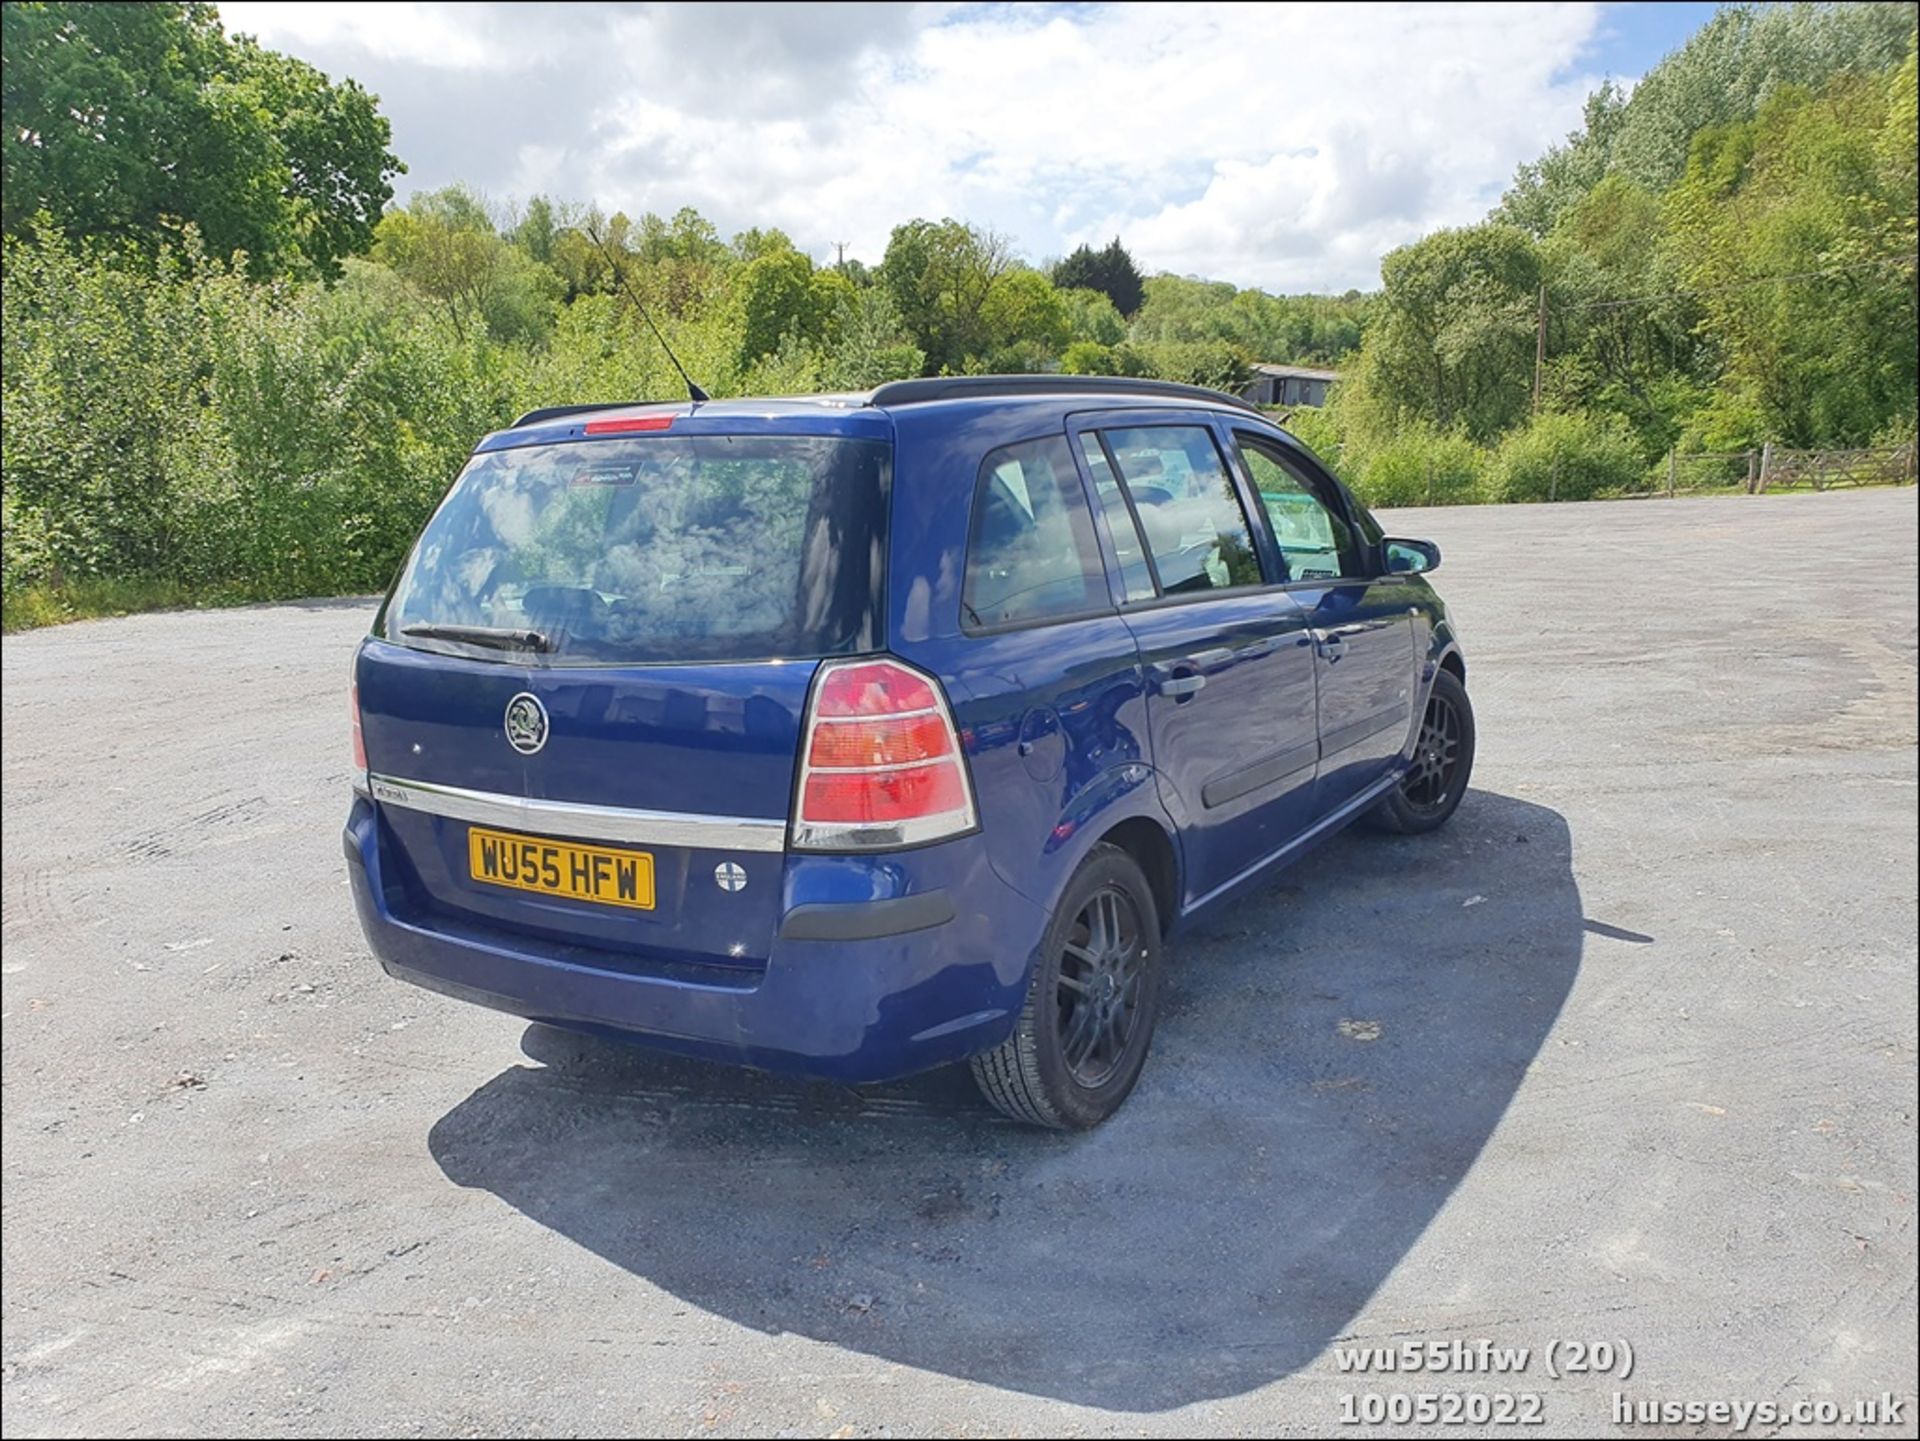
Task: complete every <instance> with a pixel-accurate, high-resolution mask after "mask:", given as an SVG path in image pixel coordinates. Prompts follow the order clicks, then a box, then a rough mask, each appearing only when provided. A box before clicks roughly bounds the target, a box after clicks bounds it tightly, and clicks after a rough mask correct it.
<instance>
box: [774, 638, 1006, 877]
mask: <svg viewBox="0 0 1920 1441" xmlns="http://www.w3.org/2000/svg"><path fill="white" fill-rule="evenodd" d="M973 826H974V808H973V787H972V786H971V785H970V784H969V783H968V780H967V768H966V762H965V761H964V760H963V759H962V758H961V754H960V737H959V736H958V735H957V734H956V733H955V731H954V728H953V716H952V713H951V712H949V711H948V709H947V702H946V699H945V697H943V696H942V695H941V694H940V687H939V686H938V685H936V684H935V683H934V681H933V680H932V679H931V678H930V677H928V676H924V675H922V674H920V672H919V671H917V670H914V669H913V668H911V667H910V666H907V665H903V664H902V663H901V662H899V661H896V660H848V661H829V662H827V663H826V664H825V665H824V666H822V667H821V669H820V676H819V679H818V680H817V681H816V682H815V683H814V688H813V705H812V707H811V709H810V710H809V712H808V714H807V731H806V740H805V743H804V745H803V748H802V750H801V756H800V796H799V804H798V806H797V808H796V810H795V813H794V820H793V844H794V848H795V849H796V850H812V851H860V850H876V849H882V848H885V847H888V846H911V845H919V844H922V843H923V842H926V841H937V840H944V839H945V838H946V837H948V836H957V835H960V834H962V833H964V832H966V831H970V830H972V829H973Z"/></svg>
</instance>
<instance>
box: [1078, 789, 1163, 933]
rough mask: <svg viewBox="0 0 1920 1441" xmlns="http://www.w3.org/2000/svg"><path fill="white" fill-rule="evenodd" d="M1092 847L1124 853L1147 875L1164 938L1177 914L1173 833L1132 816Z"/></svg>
mask: <svg viewBox="0 0 1920 1441" xmlns="http://www.w3.org/2000/svg"><path fill="white" fill-rule="evenodd" d="M1095 844H1096V845H1109V846H1114V847H1116V848H1117V849H1119V850H1122V851H1125V852H1126V853H1127V855H1129V856H1131V857H1132V858H1133V862H1134V864H1135V865H1137V866H1139V867H1140V869H1141V870H1142V871H1143V872H1144V873H1145V874H1146V877H1147V884H1148V885H1149V886H1151V887H1153V904H1154V908H1155V909H1156V910H1157V911H1159V913H1160V917H1159V919H1160V934H1161V935H1163V936H1164V935H1165V934H1166V933H1167V932H1168V930H1170V929H1171V928H1172V926H1173V923H1174V920H1175V918H1176V917H1177V916H1178V915H1179V913H1180V852H1179V849H1178V847H1176V846H1175V845H1174V843H1173V836H1172V834H1171V833H1170V832H1169V831H1168V830H1167V828H1166V827H1165V826H1163V825H1161V824H1160V823H1159V822H1158V821H1156V820H1154V819H1152V818H1151V817H1149V816H1143V815H1133V816H1128V817H1127V818H1126V819H1125V820H1123V821H1120V822H1117V823H1116V824H1114V825H1113V826H1110V827H1109V828H1108V829H1107V830H1105V831H1103V832H1102V833H1101V835H1100V838H1099V840H1098V841H1096V842H1095Z"/></svg>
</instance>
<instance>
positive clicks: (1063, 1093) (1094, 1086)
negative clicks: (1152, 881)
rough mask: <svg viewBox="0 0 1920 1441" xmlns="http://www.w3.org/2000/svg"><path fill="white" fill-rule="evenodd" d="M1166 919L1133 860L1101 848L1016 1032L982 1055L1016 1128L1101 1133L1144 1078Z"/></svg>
mask: <svg viewBox="0 0 1920 1441" xmlns="http://www.w3.org/2000/svg"><path fill="white" fill-rule="evenodd" d="M1160 955H1161V947H1160V914H1159V911H1158V909H1157V908H1156V907H1155V905H1154V900H1153V888H1152V887H1151V886H1150V885H1148V884H1147V878H1146V876H1145V874H1144V873H1143V872H1142V871H1141V869H1140V867H1139V866H1138V865H1137V864H1135V862H1134V859H1133V857H1132V856H1130V855H1128V854H1127V853H1126V852H1125V851H1123V850H1121V849H1119V848H1118V847H1117V846H1105V845H1103V846H1098V847H1096V848H1095V849H1094V851H1093V853H1092V854H1091V855H1090V856H1088V857H1087V859H1086V861H1085V863H1084V864H1082V866H1081V867H1080V869H1079V870H1078V871H1077V872H1075V874H1074V877H1073V880H1072V881H1071V882H1069V883H1068V885H1067V889H1066V892H1065V894H1064V895H1063V896H1062V897H1061V900H1060V906H1059V909H1058V910H1056V911H1055V912H1054V916H1053V921H1052V923H1051V924H1050V925H1049V926H1048V927H1047V932H1046V935H1045V937H1044V938H1043V939H1042V941H1041V943H1040V951H1039V955H1038V956H1037V957H1036V959H1035V961H1034V965H1033V979H1032V981H1031V982H1029V984H1028V987H1027V1000H1026V1005H1025V1006H1024V1007H1023V1008H1022V1009H1021V1012H1020V1019H1019V1021H1018V1022H1017V1023H1016V1024H1015V1026H1014V1028H1013V1034H1012V1035H1010V1036H1008V1037H1007V1039H1006V1040H1005V1041H1003V1042H1001V1043H1000V1044H999V1045H998V1046H996V1047H995V1048H994V1049H993V1050H991V1051H987V1052H985V1053H983V1054H981V1055H978V1056H975V1057H974V1058H973V1062H972V1065H973V1078H974V1080H975V1081H976V1082H977V1083H978V1084H979V1087H980V1089H981V1091H982V1092H983V1093H985V1095H986V1098H987V1099H988V1100H989V1101H991V1102H992V1103H993V1104H994V1105H995V1106H996V1107H998V1108H999V1109H1000V1110H1002V1111H1004V1112H1005V1113H1006V1114H1007V1115H1009V1116H1012V1117H1013V1118H1014V1119H1015V1120H1016V1121H1029V1122H1032V1123H1033V1124H1034V1125H1036V1126H1050V1127H1053V1128H1054V1129H1056V1130H1084V1129H1086V1128H1087V1127H1090V1126H1097V1125H1099V1124H1100V1122H1102V1121H1104V1120H1106V1118H1107V1117H1108V1116H1111V1115H1112V1114H1113V1113H1114V1112H1115V1111H1117V1110H1119V1109H1120V1103H1121V1102H1122V1101H1124V1100H1126V1098H1127V1093H1128V1092H1129V1091H1131V1090H1132V1089H1133V1083H1134V1082H1135V1081H1137V1080H1139V1079H1140V1068H1141V1066H1142V1065H1144V1064H1145V1063H1146V1059H1147V1046H1148V1044H1149V1043H1150V1042H1151V1041H1152V1039H1153V1026H1154V1021H1155V1020H1156V1019H1157V1018H1158V1016H1159V1013H1160V972H1161V966H1160Z"/></svg>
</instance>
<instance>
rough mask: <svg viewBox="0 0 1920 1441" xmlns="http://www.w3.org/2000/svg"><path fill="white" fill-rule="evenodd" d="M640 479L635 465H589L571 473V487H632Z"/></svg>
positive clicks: (638, 468)
mask: <svg viewBox="0 0 1920 1441" xmlns="http://www.w3.org/2000/svg"><path fill="white" fill-rule="evenodd" d="M639 478H640V467H639V466H637V465H589V466H584V467H582V468H581V469H579V470H576V471H575V472H574V473H573V479H572V480H571V481H570V482H568V483H569V484H571V485H632V484H633V483H634V482H635V481H636V480H638V479H639Z"/></svg>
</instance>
